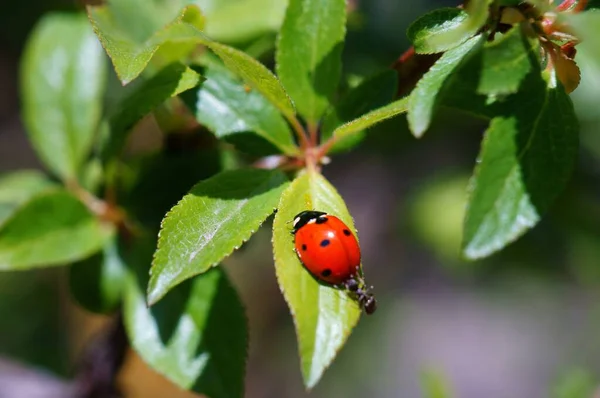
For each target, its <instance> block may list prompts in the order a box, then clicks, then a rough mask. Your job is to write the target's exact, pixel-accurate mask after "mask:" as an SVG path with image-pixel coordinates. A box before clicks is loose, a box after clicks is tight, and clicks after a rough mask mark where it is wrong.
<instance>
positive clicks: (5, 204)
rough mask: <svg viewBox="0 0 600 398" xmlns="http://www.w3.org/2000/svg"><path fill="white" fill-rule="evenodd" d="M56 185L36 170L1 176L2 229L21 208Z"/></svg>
mask: <svg viewBox="0 0 600 398" xmlns="http://www.w3.org/2000/svg"><path fill="white" fill-rule="evenodd" d="M54 185H55V184H53V183H52V182H51V181H50V180H48V178H47V177H46V176H45V175H44V174H42V173H40V172H39V171H35V170H22V171H15V172H12V173H10V174H4V175H2V176H0V228H1V227H2V224H3V223H4V222H5V221H6V220H7V219H8V218H9V217H10V216H11V215H12V214H14V213H15V212H16V211H17V210H18V208H19V207H20V206H22V205H23V204H25V203H26V202H27V201H28V200H29V199H31V198H32V197H33V196H35V195H36V194H37V193H39V192H42V191H44V190H46V189H48V188H51V187H53V186H54Z"/></svg>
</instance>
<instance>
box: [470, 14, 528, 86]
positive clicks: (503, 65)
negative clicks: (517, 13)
mask: <svg viewBox="0 0 600 398" xmlns="http://www.w3.org/2000/svg"><path fill="white" fill-rule="evenodd" d="M531 50H532V47H531V46H530V45H529V44H528V43H527V38H526V37H525V35H524V34H523V30H522V29H521V28H520V27H519V26H516V27H514V28H513V29H511V30H510V31H509V32H508V33H506V34H505V35H503V36H502V37H500V38H499V39H497V40H494V41H493V42H488V43H485V45H484V47H483V53H482V65H481V76H480V77H479V86H478V87H477V92H478V93H479V94H488V95H505V94H513V93H516V92H517V90H518V89H519V85H520V84H521V82H522V81H523V79H524V78H525V76H526V75H527V74H528V73H529V72H530V71H531V62H530V60H529V59H530V51H531Z"/></svg>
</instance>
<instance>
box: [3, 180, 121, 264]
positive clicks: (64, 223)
mask: <svg viewBox="0 0 600 398" xmlns="http://www.w3.org/2000/svg"><path fill="white" fill-rule="evenodd" d="M111 234H112V230H111V228H110V227H109V226H107V225H102V224H101V223H100V221H98V219H96V217H94V215H93V214H91V213H90V212H89V211H88V209H87V208H86V207H85V206H84V205H83V204H82V203H81V202H80V201H79V200H77V199H76V198H74V197H73V196H71V195H70V194H69V193H67V192H65V191H59V190H56V191H51V192H44V193H41V194H38V195H37V196H35V197H34V198H32V199H31V200H29V201H28V202H27V203H26V204H25V205H23V206H21V207H20V208H19V210H18V211H17V212H16V213H15V214H14V215H13V216H12V217H11V218H10V219H8V220H7V221H6V222H5V224H4V226H3V227H2V229H0V269H14V270H21V269H29V268H35V267H43V266H50V265H62V264H67V263H71V262H73V261H77V260H80V259H82V258H85V257H87V256H89V255H91V254H92V253H95V252H96V251H98V250H100V248H101V247H102V246H103V245H104V243H105V242H106V240H107V239H108V238H109V237H110V235H111Z"/></svg>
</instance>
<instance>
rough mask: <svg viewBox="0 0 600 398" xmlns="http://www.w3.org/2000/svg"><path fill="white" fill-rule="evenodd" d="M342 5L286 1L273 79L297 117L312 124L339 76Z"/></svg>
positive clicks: (343, 23) (328, 101) (338, 1)
mask: <svg viewBox="0 0 600 398" xmlns="http://www.w3.org/2000/svg"><path fill="white" fill-rule="evenodd" d="M345 32H346V1H344V0H329V1H322V0H290V1H289V5H288V8H287V11H286V15H285V19H284V22H283V26H282V27H281V31H280V32H279V41H278V44H277V55H276V59H277V75H278V76H279V78H280V79H281V82H282V83H283V85H284V86H285V88H286V90H287V92H288V93H289V94H290V96H291V97H292V98H293V99H294V102H295V104H296V107H297V109H298V112H299V113H300V115H302V116H303V117H304V118H305V119H306V120H307V121H308V122H309V123H311V124H316V123H317V122H318V120H319V119H320V118H321V116H323V113H324V112H325V111H326V110H327V108H328V107H329V106H330V104H331V98H332V96H333V94H334V92H335V90H336V88H337V86H338V82H339V78H340V73H341V68H342V66H341V56H342V47H343V44H344V35H345Z"/></svg>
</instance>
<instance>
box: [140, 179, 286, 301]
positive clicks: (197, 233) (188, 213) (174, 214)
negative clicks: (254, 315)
mask: <svg viewBox="0 0 600 398" xmlns="http://www.w3.org/2000/svg"><path fill="white" fill-rule="evenodd" d="M286 186H287V180H286V177H285V176H284V174H283V173H281V172H280V171H278V170H258V169H241V170H233V171H225V172H222V173H220V174H217V175H216V176H214V177H212V178H209V179H207V180H205V181H202V182H200V183H199V184H197V185H196V186H194V187H193V188H192V189H191V191H190V192H189V194H187V195H186V196H184V197H183V199H182V200H181V201H180V202H179V203H178V204H177V205H176V206H175V207H173V208H172V209H171V211H169V213H168V214H167V215H166V216H165V219H164V220H163V222H162V229H161V231H160V235H159V239H158V249H157V250H156V253H155V255H154V261H153V263H152V270H151V277H150V284H149V286H148V301H149V302H150V304H153V303H156V302H157V301H158V300H160V298H161V297H163V296H164V295H165V294H166V293H167V292H168V291H169V290H170V289H172V288H173V287H174V286H175V285H177V284H179V283H181V282H182V281H184V280H186V279H189V278H191V277H192V276H194V275H198V274H201V273H203V272H206V271H207V270H208V269H209V268H210V267H213V266H216V265H217V264H218V263H219V262H220V261H221V260H223V259H224V258H225V257H227V256H228V255H229V254H231V252H233V251H234V250H235V249H237V248H239V247H240V246H241V245H242V243H244V242H245V241H246V240H248V239H249V238H250V236H252V234H253V233H254V232H256V230H257V229H258V227H259V226H260V225H261V224H262V223H263V222H264V221H265V219H266V218H267V217H268V216H269V215H270V214H271V213H273V210H274V209H275V208H276V207H277V203H278V201H279V197H280V196H281V192H283V190H284V189H285V187H286Z"/></svg>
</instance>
